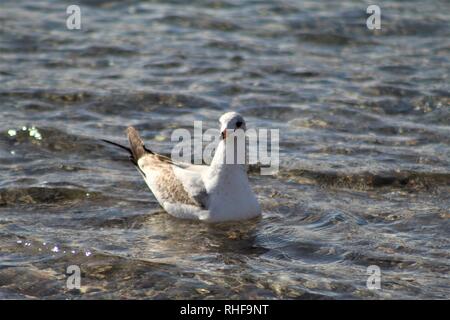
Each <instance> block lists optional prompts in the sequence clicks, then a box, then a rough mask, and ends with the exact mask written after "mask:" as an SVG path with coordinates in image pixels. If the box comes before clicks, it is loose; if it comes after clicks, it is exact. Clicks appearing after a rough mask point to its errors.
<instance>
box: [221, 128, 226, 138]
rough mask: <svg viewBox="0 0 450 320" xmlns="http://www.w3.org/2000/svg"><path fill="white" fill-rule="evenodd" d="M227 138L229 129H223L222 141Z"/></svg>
mask: <svg viewBox="0 0 450 320" xmlns="http://www.w3.org/2000/svg"><path fill="white" fill-rule="evenodd" d="M226 137H227V129H223V131H222V140H225V138H226Z"/></svg>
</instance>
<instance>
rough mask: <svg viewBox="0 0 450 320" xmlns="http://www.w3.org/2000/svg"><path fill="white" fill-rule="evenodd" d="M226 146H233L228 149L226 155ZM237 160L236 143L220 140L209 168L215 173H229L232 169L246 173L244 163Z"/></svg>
mask: <svg viewBox="0 0 450 320" xmlns="http://www.w3.org/2000/svg"><path fill="white" fill-rule="evenodd" d="M227 148H234V150H230V149H228V156H227ZM237 160H238V159H237V144H232V143H227V142H226V140H221V141H220V142H219V145H218V146H217V149H216V152H215V154H214V157H213V159H212V161H211V165H210V169H211V170H212V171H215V173H216V174H217V173H225V172H226V173H227V174H229V173H231V172H234V171H236V172H243V173H246V165H245V163H239V161H237ZM241 162H242V161H241ZM244 162H245V150H244Z"/></svg>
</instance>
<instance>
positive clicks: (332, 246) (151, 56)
mask: <svg viewBox="0 0 450 320" xmlns="http://www.w3.org/2000/svg"><path fill="white" fill-rule="evenodd" d="M79 3H80V6H81V10H82V30H81V31H70V30H67V29H66V28H65V19H66V16H67V15H66V13H65V9H66V6H67V4H66V3H65V2H59V1H40V0H39V1H32V2H29V1H12V0H11V1H10V0H3V1H2V3H1V5H0V6H1V10H0V108H1V109H0V110H1V118H0V128H1V131H0V158H1V160H0V172H1V177H2V179H1V181H0V298H57V299H66V298H73V299H80V298H81V299H90V298H194V299H203V298H224V299H225V298H226V299H228V298H230V299H239V298H246V299H253V298H268V299H277V298H289V299H291V298H293V299H297V298H299V299H323V298H332V299H342V298H345V299H361V298H362V299H383V298H400V299H416V298H438V299H442V298H446V299H448V298H450V279H449V270H450V262H449V261H450V260H449V258H450V252H449V246H450V240H449V231H450V225H449V218H450V211H449V207H450V196H449V191H450V125H449V124H450V111H449V110H450V108H449V106H450V86H449V83H450V82H449V74H450V24H449V21H450V4H449V2H448V1H437V0H435V1H408V2H404V1H385V2H382V3H379V5H380V6H381V10H382V29H381V30H379V31H370V30H368V29H367V28H366V27H365V20H366V18H367V14H366V13H365V9H366V8H367V6H368V4H369V3H368V2H361V1H339V2H336V3H329V2H328V1H302V2H300V1H286V0H285V1H277V2H276V3H275V2H274V3H271V2H268V1H256V0H255V1H237V0H216V1H192V2H190V4H189V5H185V4H184V3H185V1H141V2H140V1H108V0H99V1H80V2H79ZM229 110H237V111H239V112H241V113H242V114H243V115H244V116H245V117H246V119H247V122H248V126H249V127H265V128H278V129H279V130H280V140H281V141H280V160H281V166H280V171H279V173H278V174H276V175H274V176H261V175H259V174H258V172H259V171H258V170H253V171H252V172H251V176H250V179H251V183H252V185H253V187H254V190H255V192H256V193H257V195H258V199H259V201H260V203H261V205H262V208H263V217H262V218H261V219H257V220H253V221H248V222H245V223H239V224H224V225H206V224H201V223H196V222H189V221H181V220H177V219H174V218H171V217H170V216H169V215H167V214H166V213H164V212H163V211H162V210H161V209H160V207H159V206H158V204H157V202H156V200H155V199H154V197H153V196H152V195H151V194H150V193H149V191H148V190H147V187H146V186H145V184H144V182H143V181H142V178H141V177H140V175H139V174H138V172H137V171H136V170H135V169H134V168H133V167H132V165H131V164H130V163H129V162H128V160H127V157H126V155H124V154H123V153H121V152H120V150H116V149H114V148H112V147H110V146H108V145H104V144H102V143H101V142H100V141H99V139H101V138H105V139H110V140H114V141H119V142H124V141H125V134H124V130H125V128H126V126H128V125H134V126H136V127H137V128H138V129H139V130H140V131H141V133H142V135H143V137H144V138H145V140H146V141H147V145H148V146H150V147H151V148H153V149H154V150H156V151H158V152H161V153H164V154H168V153H170V151H171V148H172V146H173V145H174V143H172V142H171V141H170V135H171V133H172V131H173V129H174V128H178V127H183V128H188V129H192V126H193V121H194V120H203V121H204V122H203V126H204V129H206V128H217V125H218V123H217V119H218V117H219V116H220V115H221V114H222V113H223V112H225V111H229ZM69 265H77V266H80V268H81V272H82V279H81V285H82V287H81V290H68V289H67V288H66V279H67V275H66V274H65V272H66V268H67V267H68V266H69ZM370 265H377V266H379V268H380V270H381V275H382V278H381V290H368V289H367V287H366V281H367V278H368V275H367V274H366V271H367V267H368V266H370Z"/></svg>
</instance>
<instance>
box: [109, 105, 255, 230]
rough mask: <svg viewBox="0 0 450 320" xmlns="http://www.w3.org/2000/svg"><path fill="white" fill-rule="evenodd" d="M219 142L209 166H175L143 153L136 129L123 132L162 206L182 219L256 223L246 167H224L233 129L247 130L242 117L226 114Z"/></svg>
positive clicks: (157, 155) (178, 164)
mask: <svg viewBox="0 0 450 320" xmlns="http://www.w3.org/2000/svg"><path fill="white" fill-rule="evenodd" d="M219 121H220V124H221V128H220V132H221V140H220V142H219V145H218V146H217V148H216V152H215V154H214V157H213V160H212V161H211V164H210V165H209V166H207V165H191V164H182V163H175V162H173V161H172V160H171V159H170V158H167V157H165V156H162V155H159V154H157V153H155V152H153V151H151V150H149V149H147V148H146V147H145V145H144V143H143V141H142V140H141V138H140V137H139V134H138V132H137V131H136V129H135V128H133V127H129V128H128V129H127V135H128V140H129V142H130V148H128V147H124V146H121V145H118V144H116V143H114V142H111V141H107V140H104V141H105V142H108V143H111V144H114V145H116V146H119V147H122V148H124V149H126V150H128V151H129V152H130V155H131V156H130V159H131V161H132V162H133V163H134V164H135V166H136V167H137V169H138V170H139V172H140V173H141V174H142V176H143V177H144V180H145V182H146V183H147V185H148V186H149V188H150V190H151V191H152V192H153V194H154V195H155V197H156V199H157V200H158V202H159V203H160V205H161V206H162V207H163V208H164V210H165V211H167V212H168V213H169V214H170V215H172V216H175V217H177V218H183V219H195V220H202V221H206V222H223V221H233V220H244V219H250V218H254V217H256V216H259V215H260V214H261V209H260V206H259V204H258V201H257V199H256V197H255V195H254V193H253V191H252V189H251V187H250V184H249V181H248V177H247V172H246V168H245V165H244V164H237V163H232V164H227V163H225V162H226V161H225V158H226V139H227V137H229V136H230V133H233V132H234V131H235V130H237V129H242V130H244V131H245V130H246V124H245V120H244V118H243V117H242V116H241V115H240V114H238V113H236V112H227V113H225V114H223V115H222V116H221V117H220V119H219Z"/></svg>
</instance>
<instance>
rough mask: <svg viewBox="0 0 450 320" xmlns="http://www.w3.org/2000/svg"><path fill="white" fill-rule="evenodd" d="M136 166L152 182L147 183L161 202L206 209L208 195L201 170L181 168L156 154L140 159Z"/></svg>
mask: <svg viewBox="0 0 450 320" xmlns="http://www.w3.org/2000/svg"><path fill="white" fill-rule="evenodd" d="M138 165H139V168H140V169H141V170H142V171H143V173H144V174H145V178H146V179H152V180H153V181H149V182H150V184H151V185H153V186H154V188H155V189H156V191H157V192H158V194H159V195H160V198H161V199H162V200H163V201H165V202H169V203H179V204H187V205H193V206H197V207H199V208H202V209H205V208H207V206H208V194H207V192H206V189H205V185H204V183H203V180H202V176H201V170H189V169H188V168H182V167H180V166H178V165H176V164H174V163H173V162H171V161H170V160H169V159H168V158H165V157H162V156H160V155H158V154H156V153H154V154H150V153H148V154H146V155H145V156H143V157H141V158H140V159H139V161H138Z"/></svg>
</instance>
